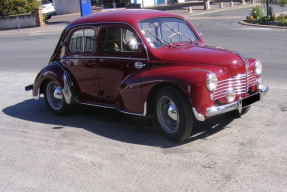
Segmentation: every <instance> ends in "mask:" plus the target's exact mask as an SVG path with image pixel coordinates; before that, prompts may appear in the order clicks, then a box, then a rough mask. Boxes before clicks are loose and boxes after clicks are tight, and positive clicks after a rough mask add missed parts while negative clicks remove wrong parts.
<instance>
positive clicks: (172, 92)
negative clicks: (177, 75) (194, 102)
mask: <svg viewBox="0 0 287 192" xmlns="http://www.w3.org/2000/svg"><path fill="white" fill-rule="evenodd" d="M154 115H155V116H156V122H157V124H158V125H159V127H160V128H161V131H162V132H163V133H164V135H165V136H166V137H167V138H169V139H170V140H173V141H177V142H179V141H183V140H185V139H187V138H188V137H189V136H190V133H191V131H192V127H193V112H192V108H191V105H190V103H189V101H188V99H187V98H186V96H185V95H184V94H183V93H182V92H181V91H180V90H178V89H176V88H173V87H164V88H162V89H161V90H160V91H159V92H158V93H157V95H156V97H155V107H154Z"/></svg>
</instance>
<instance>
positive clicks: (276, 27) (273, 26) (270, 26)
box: [238, 20, 287, 29]
mask: <svg viewBox="0 0 287 192" xmlns="http://www.w3.org/2000/svg"><path fill="white" fill-rule="evenodd" d="M238 23H239V24H241V25H246V26H253V27H262V28H271V29H287V27H283V26H275V25H260V24H253V23H247V22H245V21H244V20H241V21H238Z"/></svg>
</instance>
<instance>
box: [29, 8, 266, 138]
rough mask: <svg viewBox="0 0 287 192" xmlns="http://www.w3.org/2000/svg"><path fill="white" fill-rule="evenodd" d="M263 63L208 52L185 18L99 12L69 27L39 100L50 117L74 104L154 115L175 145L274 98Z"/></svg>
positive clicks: (40, 79)
mask: <svg viewBox="0 0 287 192" xmlns="http://www.w3.org/2000/svg"><path fill="white" fill-rule="evenodd" d="M261 72H262V64H261V63H260V61H258V60H255V59H251V58H246V57H244V56H242V55H240V54H239V53H237V52H234V51H230V50H225V49H222V48H217V47H212V46H208V45H205V44H204V42H203V40H202V39H201V37H200V35H199V34H198V32H197V31H196V30H195V28H194V27H193V26H192V25H191V24H190V23H189V22H188V21H187V20H186V19H185V18H183V17H180V16H178V15H174V14H171V13H168V12H161V11H154V10H120V11H107V12H101V13H97V14H94V15H90V16H87V17H83V18H80V19H77V20H75V21H74V22H72V23H70V24H69V25H68V26H67V27H66V28H65V29H64V31H63V33H62V35H61V37H60V40H59V42H58V44H57V46H56V49H55V51H54V53H53V55H52V57H51V59H50V62H49V65H47V66H46V67H44V68H43V69H42V70H41V71H40V73H39V74H38V75H37V77H36V80H35V82H34V84H33V85H30V86H27V87H26V90H31V89H33V96H34V98H35V99H39V96H40V94H42V93H43V94H44V96H45V101H46V103H47V105H48V107H49V108H50V109H51V111H52V112H53V113H55V114H57V115H61V114H64V113H66V112H67V111H68V110H69V107H70V104H72V103H81V104H86V105H93V106H98V107H106V108H115V109H117V110H119V111H122V112H124V113H128V114H132V115H139V116H146V115H149V114H153V115H154V116H155V118H156V120H157V122H158V125H159V126H160V127H161V130H162V131H163V133H164V134H165V135H166V136H167V137H168V138H170V139H172V140H174V141H182V140H184V139H186V138H187V137H189V136H190V133H191V130H192V127H193V122H194V120H196V119H197V120H199V121H204V120H205V119H206V118H208V117H211V116H214V115H218V114H222V113H226V112H229V111H234V112H237V113H238V114H239V115H240V114H241V115H242V114H244V113H246V112H247V111H248V110H249V108H250V106H251V104H253V103H255V102H257V101H259V100H261V99H262V97H263V96H264V95H265V94H266V93H267V92H268V86H264V85H263V81H262V79H261V77H260V75H261Z"/></svg>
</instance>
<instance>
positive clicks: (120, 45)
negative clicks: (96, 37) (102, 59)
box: [100, 27, 139, 53]
mask: <svg viewBox="0 0 287 192" xmlns="http://www.w3.org/2000/svg"><path fill="white" fill-rule="evenodd" d="M100 46H101V51H102V52H105V53H115V52H118V53H125V52H128V53H131V52H138V51H139V46H138V42H137V39H136V36H135V34H134V33H133V32H132V31H130V30H129V29H126V28H120V27H105V28H103V29H101V31H100Z"/></svg>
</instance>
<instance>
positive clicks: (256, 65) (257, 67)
mask: <svg viewBox="0 0 287 192" xmlns="http://www.w3.org/2000/svg"><path fill="white" fill-rule="evenodd" d="M261 73H262V63H261V62H260V61H258V60H256V61H255V63H254V74H255V75H256V76H259V75H261Z"/></svg>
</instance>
